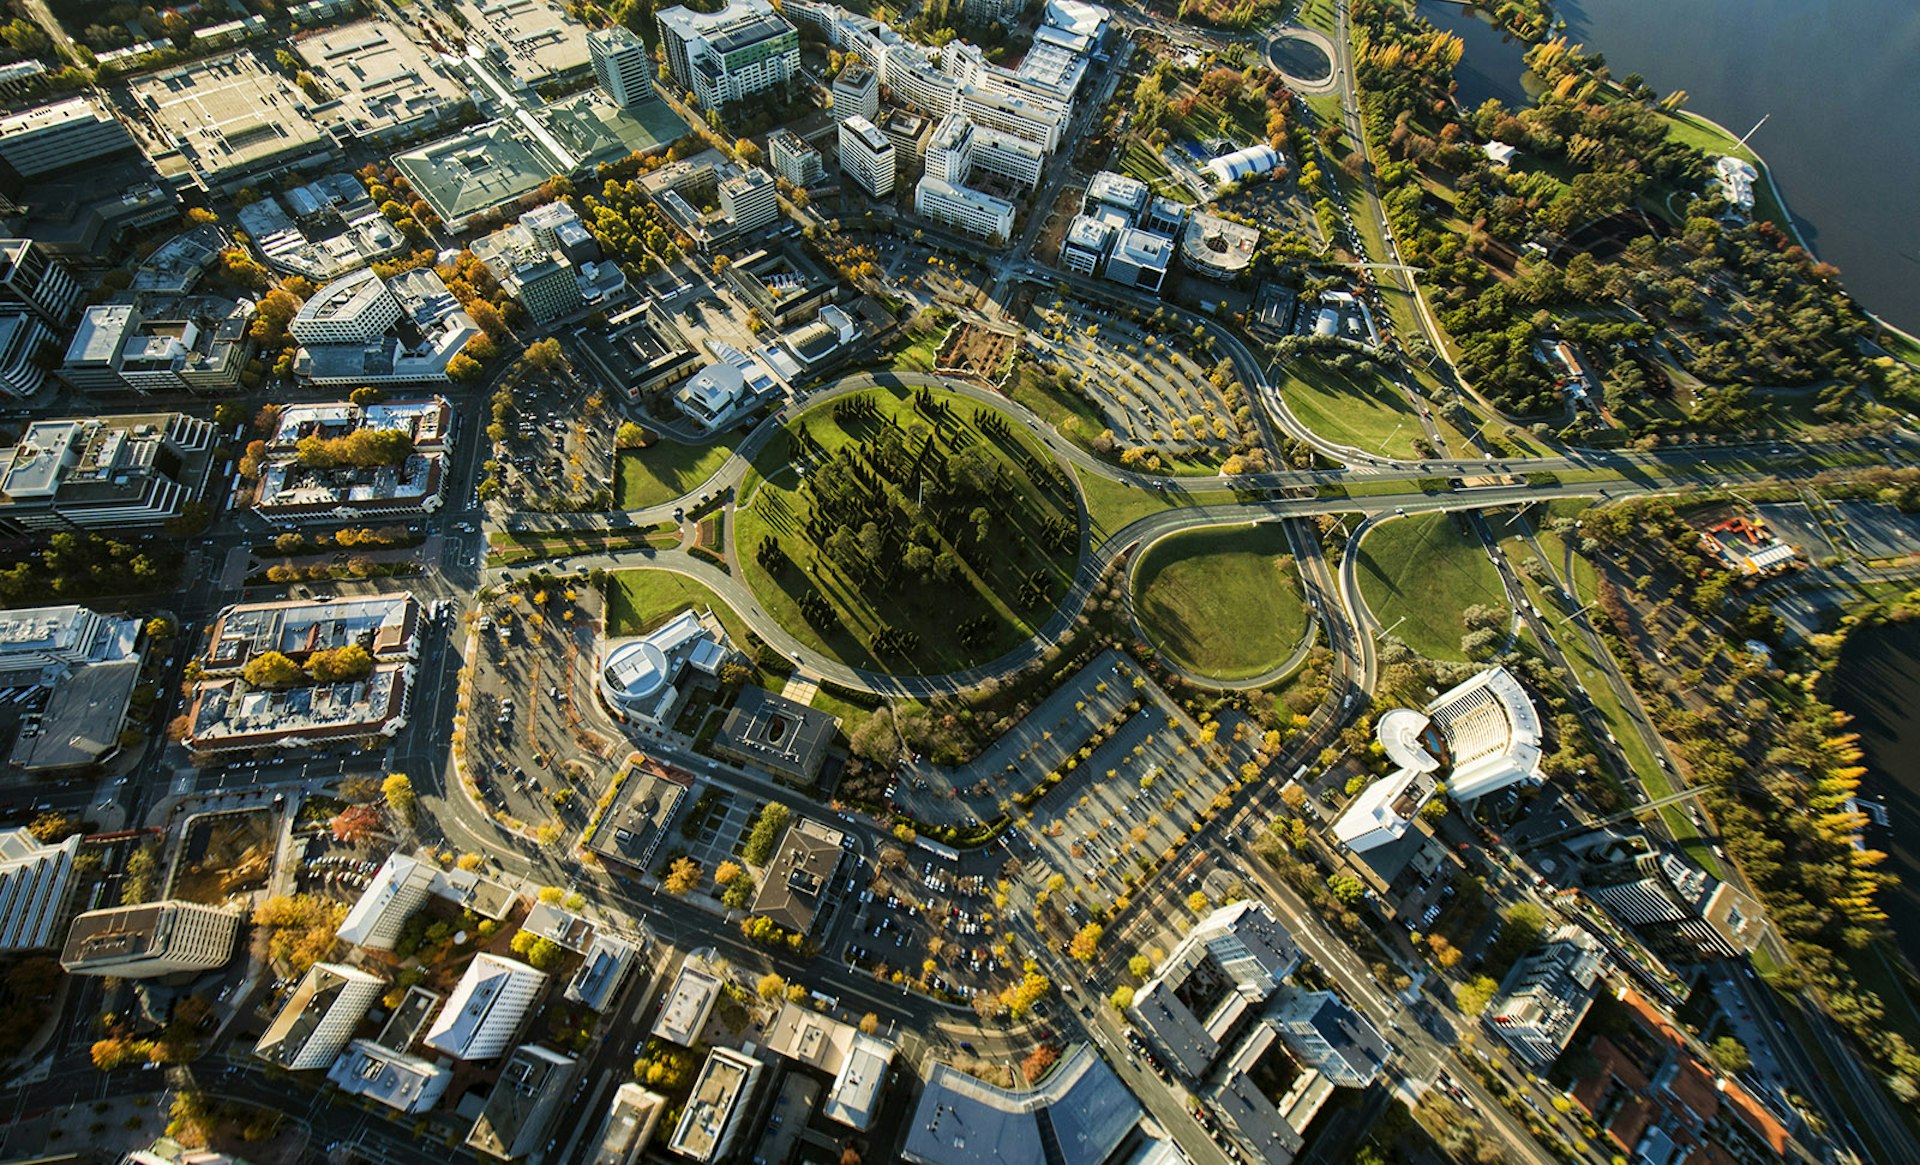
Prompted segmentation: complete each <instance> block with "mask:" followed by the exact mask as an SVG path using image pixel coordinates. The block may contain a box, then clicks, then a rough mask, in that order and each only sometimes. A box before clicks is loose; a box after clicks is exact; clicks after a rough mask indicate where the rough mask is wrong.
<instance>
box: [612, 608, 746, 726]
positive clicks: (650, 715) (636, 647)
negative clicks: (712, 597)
mask: <svg viewBox="0 0 1920 1165" xmlns="http://www.w3.org/2000/svg"><path fill="white" fill-rule="evenodd" d="M729 652H730V648H729V646H728V643H727V640H726V633H725V632H724V631H722V630H720V629H719V626H718V624H717V622H709V621H708V620H705V619H702V618H701V617H700V615H699V614H698V613H697V612H694V611H682V612H681V613H680V614H679V615H677V616H675V617H674V618H672V619H670V620H668V621H667V622H666V623H664V624H662V625H661V626H659V627H656V628H655V629H654V630H652V631H650V632H648V633H647V634H646V635H644V636H640V637H638V638H633V639H618V640H613V641H610V642H607V643H605V644H602V645H601V648H600V653H599V654H600V659H599V667H598V669H597V670H598V672H599V676H600V684H599V687H600V697H601V699H602V700H604V701H605V702H606V704H607V707H608V709H609V710H610V711H612V712H613V714H614V715H615V716H616V717H618V718H619V719H620V720H621V721H622V722H623V723H624V722H625V721H626V720H627V719H628V718H629V717H632V718H637V719H639V720H641V721H643V722H648V723H655V724H659V723H667V722H670V716H671V712H672V710H673V709H674V708H675V707H676V706H677V705H678V703H679V700H680V695H681V692H682V690H683V684H684V683H685V678H686V676H687V673H688V671H689V670H691V671H693V672H695V673H698V674H700V675H706V676H714V675H717V674H719V670H720V665H721V664H722V663H725V662H726V660H727V657H728V655H729Z"/></svg>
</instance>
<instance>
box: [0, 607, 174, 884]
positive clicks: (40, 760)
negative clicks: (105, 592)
mask: <svg viewBox="0 0 1920 1165" xmlns="http://www.w3.org/2000/svg"><path fill="white" fill-rule="evenodd" d="M140 637H141V624H140V621H139V620H138V619H131V618H114V617H108V616H103V615H99V614H96V613H95V612H93V611H90V610H87V609H86V608H85V607H78V606H64V607H31V608H18V609H15V610H11V611H5V612H0V681H4V682H5V683H6V684H7V686H9V687H12V688H15V689H19V688H25V687H30V686H31V687H38V688H40V689H43V690H46V691H47V695H46V700H45V703H44V704H43V705H41V706H40V707H39V709H38V710H37V711H29V712H26V713H24V714H23V715H22V716H21V717H20V725H19V731H18V732H17V733H16V734H15V735H14V741H13V748H12V751H11V753H10V754H9V755H8V757H7V761H8V763H9V764H11V765H13V766H14V767H15V768H18V769H23V770H25V771H27V772H29V773H36V774H44V773H53V772H60V771H65V770H70V769H77V768H83V767H85V766H88V765H96V764H99V763H101V762H103V761H105V760H107V759H108V758H110V757H112V756H113V755H114V754H116V753H118V752H119V751H120V747H121V745H120V736H121V733H122V731H123V730H124V729H125V728H126V722H127V713H128V709H129V707H130V706H131V704H132V701H133V694H134V688H135V685H136V684H137V683H138V682H139V679H140V661H141V651H140V646H141V640H140ZM4 902H5V900H4V899H3V898H0V907H4Z"/></svg>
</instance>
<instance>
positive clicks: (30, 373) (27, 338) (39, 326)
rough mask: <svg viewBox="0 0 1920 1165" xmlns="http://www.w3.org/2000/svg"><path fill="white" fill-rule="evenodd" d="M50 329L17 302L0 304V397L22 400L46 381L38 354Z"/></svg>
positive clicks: (45, 347)
mask: <svg viewBox="0 0 1920 1165" xmlns="http://www.w3.org/2000/svg"><path fill="white" fill-rule="evenodd" d="M52 344H53V332H52V330H51V329H49V328H48V327H47V325H46V324H45V323H43V322H41V320H40V318H39V317H38V316H35V315H33V314H32V313H31V312H29V311H27V309H26V308H24V307H22V306H19V305H17V304H15V305H10V306H6V307H0V397H6V398H8V399H10V400H16V401H23V400H26V399H28V398H29V397H32V396H34V395H35V394H37V393H38V392H39V391H40V389H41V388H42V387H44V386H45V384H46V383H47V370H46V368H45V366H44V364H43V363H42V359H41V358H42V357H43V356H44V355H45V353H46V352H47V350H48V348H49V347H50V346H51V345H52Z"/></svg>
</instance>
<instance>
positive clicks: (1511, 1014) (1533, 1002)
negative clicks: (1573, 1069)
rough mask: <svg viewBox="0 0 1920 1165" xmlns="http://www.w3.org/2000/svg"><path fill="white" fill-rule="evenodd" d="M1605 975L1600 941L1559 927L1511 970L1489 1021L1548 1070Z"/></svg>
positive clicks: (1517, 1051) (1572, 928)
mask: <svg viewBox="0 0 1920 1165" xmlns="http://www.w3.org/2000/svg"><path fill="white" fill-rule="evenodd" d="M1606 973H1607V956H1606V953H1605V952H1604V951H1603V950H1602V949H1601V947H1600V943H1599V941H1598V940H1597V939H1595V938H1594V937H1593V936H1592V935H1590V934H1588V933H1587V932H1586V931H1584V930H1582V929H1580V928H1579V927H1577V926H1564V927H1561V928H1560V929H1559V930H1557V931H1555V932H1554V933H1553V934H1552V935H1551V936H1549V937H1548V939H1547V941H1546V942H1545V943H1544V944H1542V945H1541V946H1539V947H1538V948H1536V949H1535V950H1533V951H1532V952H1531V953H1529V954H1528V955H1526V956H1525V957H1524V958H1522V959H1521V960H1520V961H1519V962H1517V963H1515V964H1514V965H1513V969H1512V970H1511V971H1509V972H1507V977H1506V979H1504V980H1503V981H1502V982H1501V984H1500V994H1498V995H1496V996H1494V998H1493V1002H1492V1003H1491V1004H1489V1005H1488V1007H1487V1022H1489V1023H1491V1024H1492V1025H1493V1030H1494V1033H1495V1034H1496V1035H1498V1036H1499V1037H1500V1038H1501V1039H1502V1040H1503V1041H1505V1042H1506V1044H1507V1046H1508V1047H1511V1048H1512V1049H1513V1050H1514V1052H1515V1054H1517V1055H1518V1056H1520V1058H1521V1059H1523V1060H1525V1061H1527V1063H1529V1064H1531V1065H1533V1067H1535V1068H1536V1069H1544V1068H1546V1067H1547V1066H1548V1065H1550V1064H1552V1063H1553V1062H1554V1060H1555V1059H1557V1058H1559V1055H1560V1053H1561V1052H1562V1051H1564V1050H1565V1049H1566V1046H1567V1041H1568V1040H1569V1039H1572V1038H1573V1032H1574V1029H1575V1028H1577V1027H1579V1026H1580V1021H1581V1020H1582V1019H1584V1018H1586V1014H1587V1009H1588V1008H1590V1007H1592V1006H1593V1000H1594V997H1595V996H1596V995H1598V994H1599V992H1600V989H1601V987H1602V986H1603V979H1604V977H1605V975H1606Z"/></svg>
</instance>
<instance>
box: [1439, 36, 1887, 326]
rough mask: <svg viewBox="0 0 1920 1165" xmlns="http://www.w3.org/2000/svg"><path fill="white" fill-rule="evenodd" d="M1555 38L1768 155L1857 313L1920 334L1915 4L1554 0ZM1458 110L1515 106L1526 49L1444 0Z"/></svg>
mask: <svg viewBox="0 0 1920 1165" xmlns="http://www.w3.org/2000/svg"><path fill="white" fill-rule="evenodd" d="M1556 10H1557V11H1558V12H1559V14H1560V16H1561V17H1562V18H1563V19H1564V20H1566V22H1567V31H1568V37H1569V39H1570V40H1572V41H1573V42H1575V43H1577V44H1584V45H1585V46H1586V47H1587V48H1588V49H1589V50H1590V51H1599V52H1602V53H1605V54H1606V58H1607V65H1608V67H1609V68H1610V69H1611V70H1612V72H1613V75H1614V76H1615V77H1624V76H1626V75H1627V74H1628V73H1639V74H1640V75H1641V76H1643V77H1645V78H1646V81H1647V84H1649V85H1651V86H1653V88H1654V89H1655V90H1657V91H1659V92H1661V93H1667V92H1671V91H1672V90H1675V89H1685V90H1686V91H1687V93H1688V100H1687V104H1686V108H1687V109H1689V110H1691V111H1693V112H1695V113H1699V114H1702V115H1704V116H1706V117H1710V118H1712V119H1713V120H1715V121H1717V122H1719V123H1720V124H1722V125H1724V126H1726V127H1727V128H1728V129H1729V130H1731V131H1732V132H1734V133H1735V134H1743V133H1746V132H1747V131H1748V130H1749V129H1750V128H1752V126H1753V125H1754V123H1755V122H1758V121H1759V120H1760V119H1761V118H1762V117H1763V116H1764V117H1766V118H1767V122H1766V124H1765V125H1763V126H1761V128H1760V131H1759V132H1758V133H1756V134H1754V135H1753V137H1752V139H1751V141H1750V144H1751V145H1752V146H1753V148H1754V149H1755V150H1757V151H1759V152H1760V154H1761V156H1763V157H1764V158H1766V160H1767V164H1768V166H1769V167H1770V168H1771V169H1772V171H1773V176H1774V181H1775V182H1776V183H1777V184H1778V185H1779V187H1780V193H1781V195H1782V196H1783V197H1784V198H1785V199H1786V202H1787V205H1788V206H1789V208H1790V209H1791V210H1792V213H1793V216H1794V219H1795V222H1796V224H1797V225H1798V226H1799V228H1800V233H1801V234H1802V236H1804V237H1805V238H1806V240H1807V242H1808V243H1809V244H1810V245H1811V246H1812V247H1813V250H1814V252H1815V253H1816V254H1818V255H1819V256H1820V258H1822V259H1825V260H1827V261H1828V262H1830V263H1833V264H1835V265H1836V266H1838V267H1839V268H1840V272H1841V275H1842V277H1843V278H1844V279H1845V281H1846V285H1847V289H1848V290H1849V291H1851V292H1852V293H1853V295H1854V297H1855V298H1856V299H1858V300H1859V301H1860V302H1861V303H1862V304H1863V305H1864V306H1865V307H1866V308H1867V310H1869V311H1872V312H1875V313H1877V314H1879V315H1881V316H1883V317H1885V318H1886V319H1887V320H1889V321H1890V322H1892V323H1894V324H1897V325H1899V326H1900V327H1903V328H1905V329H1907V330H1908V331H1920V213H1916V211H1917V210H1920V200H1917V199H1916V196H1915V191H1916V190H1920V4H1916V3H1914V0H1844V2H1837V0H1561V3H1559V4H1558V5H1557V6H1556ZM1420 11H1421V13H1422V15H1424V16H1426V17H1427V18H1428V19H1429V20H1432V21H1433V22H1434V23H1435V24H1437V25H1439V26H1440V27H1442V28H1446V29H1449V30H1451V31H1453V32H1455V33H1458V34H1459V36H1460V38H1461V39H1462V40H1463V41H1464V42H1465V43H1466V53H1465V56H1464V59H1463V60H1462V61H1461V65H1460V69H1459V71H1458V73H1457V74H1456V76H1457V77H1458V79H1459V82H1460V96H1461V98H1462V100H1463V101H1465V102H1466V104H1467V105H1468V106H1473V105H1478V104H1479V103H1480V102H1482V101H1484V100H1486V99H1487V98H1488V97H1498V98H1500V99H1501V100H1502V101H1505V102H1507V103H1509V104H1517V103H1519V102H1521V101H1523V100H1524V99H1525V98H1524V94H1523V92H1522V88H1521V83H1520V78H1521V74H1522V72H1523V71H1524V69H1525V65H1524V63H1523V61H1522V56H1523V53H1524V51H1525V46H1524V45H1521V44H1518V43H1515V42H1511V41H1508V42H1505V43H1503V37H1502V35H1501V33H1500V32H1499V30H1497V29H1495V28H1494V27H1493V26H1492V25H1490V24H1488V23H1486V22H1485V21H1484V20H1482V19H1480V18H1478V17H1475V16H1470V15H1468V14H1466V13H1465V11H1464V10H1462V9H1461V8H1460V7H1459V6H1458V5H1456V4H1451V3H1445V2H1443V0H1420Z"/></svg>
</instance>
